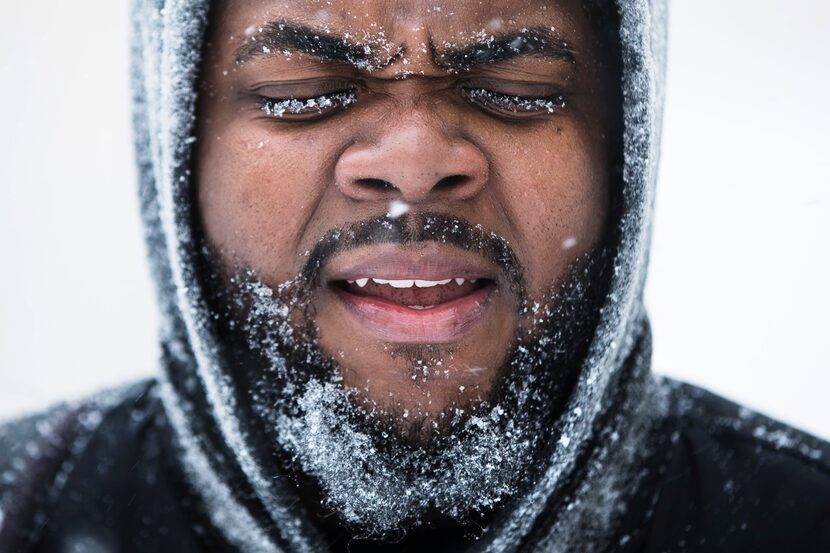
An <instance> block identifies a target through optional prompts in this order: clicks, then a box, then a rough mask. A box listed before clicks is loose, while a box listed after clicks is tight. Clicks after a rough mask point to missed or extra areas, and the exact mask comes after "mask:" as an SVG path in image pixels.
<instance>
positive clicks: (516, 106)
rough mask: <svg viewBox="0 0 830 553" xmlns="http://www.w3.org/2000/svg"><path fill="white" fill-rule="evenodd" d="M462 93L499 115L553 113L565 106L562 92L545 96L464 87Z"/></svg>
mask: <svg viewBox="0 0 830 553" xmlns="http://www.w3.org/2000/svg"><path fill="white" fill-rule="evenodd" d="M462 94H463V95H464V97H465V98H466V99H467V101H469V102H470V103H472V104H475V105H477V106H479V107H481V108H482V109H484V110H486V111H489V112H491V113H495V114H497V115H508V116H522V115H539V114H552V113H555V112H556V111H559V110H560V109H562V108H564V107H565V96H563V95H561V94H556V95H553V96H545V97H534V96H519V95H515V94H506V93H503V92H497V91H494V90H490V89H487V88H463V89H462Z"/></svg>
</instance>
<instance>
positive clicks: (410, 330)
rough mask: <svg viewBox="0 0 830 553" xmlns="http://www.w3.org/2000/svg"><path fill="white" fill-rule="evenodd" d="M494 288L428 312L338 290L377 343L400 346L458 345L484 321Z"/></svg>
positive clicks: (344, 301)
mask: <svg viewBox="0 0 830 553" xmlns="http://www.w3.org/2000/svg"><path fill="white" fill-rule="evenodd" d="M494 289H495V286H493V285H489V286H485V287H483V288H480V289H478V290H476V291H474V292H472V293H471V294H468V295H466V296H464V297H461V298H458V299H455V300H453V301H449V302H447V303H442V304H440V305H437V306H435V307H433V308H431V309H423V310H416V309H410V308H408V307H406V306H404V305H401V304H398V303H393V302H389V301H386V300H381V299H378V298H374V297H371V296H357V295H355V294H351V293H349V292H346V291H345V290H337V296H338V297H339V298H340V300H341V301H343V303H344V304H345V305H346V307H347V308H348V311H349V312H350V313H351V314H352V315H353V316H354V317H355V318H356V319H357V321H358V323H359V324H360V325H361V326H363V328H365V329H366V330H367V331H369V332H370V333H371V334H374V335H375V336H376V337H378V338H379V339H380V340H383V341H386V342H393V343H399V344H447V343H452V342H456V341H458V340H459V339H460V338H461V337H462V336H464V334H466V333H467V332H469V331H470V330H471V329H472V328H473V327H474V326H475V325H476V324H477V323H478V322H479V321H481V320H482V319H483V318H484V315H485V312H486V311H487V308H488V306H489V305H490V297H491V295H492V293H493V291H494Z"/></svg>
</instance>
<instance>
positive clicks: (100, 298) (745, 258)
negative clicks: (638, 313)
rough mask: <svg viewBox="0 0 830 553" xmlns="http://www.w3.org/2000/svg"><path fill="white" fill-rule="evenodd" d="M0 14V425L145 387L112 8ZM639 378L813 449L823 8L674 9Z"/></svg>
mask: <svg viewBox="0 0 830 553" xmlns="http://www.w3.org/2000/svg"><path fill="white" fill-rule="evenodd" d="M2 3H3V7H2V17H0V84H1V85H2V86H0V255H2V258H0V259H2V264H1V265H0V418H5V417H10V416H14V415H17V414H20V413H23V412H27V411H30V410H34V409H37V408H40V407H42V406H44V405H46V404H48V403H50V402H53V401H56V400H58V399H61V398H67V397H78V396H81V395H83V394H86V393H89V392H91V391H93V390H96V389H98V388H101V387H103V386H107V385H112V384H117V383H119V382H123V381H126V380H129V379H134V378H137V377H140V376H143V375H148V374H152V373H153V372H154V371H155V367H156V351H157V350H156V345H155V330H156V324H157V321H156V315H155V303H154V298H153V292H152V288H151V285H150V282H149V277H148V273H147V269H146V265H145V261H144V252H143V249H142V241H141V229H140V226H139V218H138V206H137V201H136V198H135V179H134V171H133V164H132V152H131V144H130V135H129V90H128V86H127V84H128V77H127V61H128V38H127V37H128V29H129V28H128V24H127V2H121V1H119V2H114V1H113V0H86V1H85V2H83V3H82V4H83V7H81V5H79V4H78V3H75V2H63V1H59V0H49V1H46V2H11V1H10V0H2ZM671 15H672V19H671V29H670V55H669V76H668V100H667V111H666V119H665V133H664V148H663V162H662V171H661V184H660V187H659V189H658V190H659V192H658V199H657V219H656V226H655V233H654V249H653V255H652V270H651V274H650V280H649V286H648V291H647V302H648V306H649V309H650V312H651V315H652V321H653V324H654V334H655V339H656V346H655V347H656V349H655V357H654V365H655V369H656V370H657V371H658V372H661V373H665V374H669V375H672V376H676V377H679V378H682V379H685V380H689V381H692V382H694V383H697V384H701V385H703V386H706V387H708V388H710V389H712V390H714V391H716V392H718V393H720V394H723V395H726V396H728V397H730V398H733V399H735V400H738V401H740V402H742V403H745V404H747V405H749V406H751V407H753V408H756V409H759V410H761V411H764V412H766V413H768V414H771V415H773V416H775V417H778V418H780V419H783V420H785V421H787V422H790V423H792V424H795V425H797V426H799V427H802V428H805V429H807V430H809V431H812V432H814V433H817V434H820V435H822V436H824V437H825V438H830V370H829V369H830V355H828V336H827V335H828V331H829V330H830V323H828V315H829V314H830V293H829V292H828V283H830V247H828V245H827V241H828V238H830V152H828V146H830V139H828V137H830V110H828V98H830V90H828V85H830V70H829V69H828V67H830V61H829V60H830V2H827V1H825V0H730V1H729V2H723V1H722V0H694V1H691V0H680V1H676V2H674V5H673V6H672V12H671Z"/></svg>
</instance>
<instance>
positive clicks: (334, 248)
mask: <svg viewBox="0 0 830 553" xmlns="http://www.w3.org/2000/svg"><path fill="white" fill-rule="evenodd" d="M426 242H438V243H440V244H446V245H449V246H454V247H457V248H459V249H461V250H464V251H466V252H471V253H474V254H476V255H479V256H480V257H482V258H484V259H485V260H487V261H488V262H489V263H490V264H492V265H494V266H496V267H498V268H499V269H500V271H501V272H502V276H503V277H504V280H505V281H506V282H507V283H508V287H509V289H510V291H511V292H512V293H513V295H514V296H515V297H516V298H517V299H518V301H519V305H522V304H523V303H524V301H525V300H526V298H527V286H526V285H525V278H524V269H523V267H522V264H521V263H520V262H519V259H518V257H517V256H516V253H515V252H514V251H513V248H511V247H510V243H509V242H508V241H507V240H506V239H505V238H503V237H501V236H500V235H498V234H497V233H495V232H492V231H489V230H487V229H485V228H484V227H483V226H482V225H480V224H473V223H470V222H469V221H467V220H465V219H463V218H459V217H449V216H446V215H443V214H440V213H432V212H422V213H407V214H404V215H402V216H400V217H394V218H393V217H390V216H388V215H386V216H383V217H376V218H371V219H365V220H362V221H357V222H355V223H350V224H348V225H345V226H341V227H337V228H334V229H331V230H330V231H328V232H327V233H326V234H325V235H324V236H323V237H322V238H321V239H320V240H319V241H318V242H317V244H316V245H315V246H314V248H313V249H312V250H311V252H310V253H309V255H308V261H307V262H306V263H305V266H304V267H303V269H302V271H301V273H300V277H301V278H302V279H303V281H305V282H306V283H308V284H309V285H311V286H316V285H319V284H320V274H321V272H322V270H323V268H324V267H325V266H326V264H327V263H328V262H329V261H330V260H331V259H332V258H333V257H334V256H336V255H339V254H341V253H344V252H347V251H349V250H353V249H355V248H359V247H361V246H372V245H378V244H398V245H401V246H416V245H418V244H423V243H426Z"/></svg>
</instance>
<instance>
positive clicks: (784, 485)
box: [0, 0, 830, 553]
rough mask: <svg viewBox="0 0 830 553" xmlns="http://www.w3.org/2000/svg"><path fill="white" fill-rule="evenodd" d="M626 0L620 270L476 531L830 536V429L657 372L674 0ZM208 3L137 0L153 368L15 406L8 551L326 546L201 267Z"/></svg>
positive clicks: (550, 546)
mask: <svg viewBox="0 0 830 553" xmlns="http://www.w3.org/2000/svg"><path fill="white" fill-rule="evenodd" d="M609 5H610V3H609ZM614 6H615V7H616V9H617V10H618V13H619V21H620V28H619V41H620V52H621V57H622V82H621V86H622V101H623V106H622V113H623V123H624V125H623V137H622V144H623V154H624V169H623V175H622V178H623V189H622V198H621V201H622V206H621V209H620V211H619V215H618V217H617V218H616V219H615V220H614V221H612V222H611V224H614V225H616V232H615V233H614V236H615V237H616V241H617V243H616V244H614V251H615V257H614V260H613V268H614V270H613V275H612V276H611V282H610V284H609V288H608V293H607V296H606V298H605V301H604V304H603V307H602V311H601V317H600V319H599V322H598V326H597V328H596V331H595V333H594V337H593V340H592V342H591V345H590V348H589V351H588V354H587V356H586V358H585V359H584V361H583V362H582V368H581V372H580V374H579V377H578V381H577V383H576V385H575V388H574V390H573V392H572V395H571V397H570V400H569V404H568V407H567V409H566V411H565V413H564V415H563V416H562V417H561V418H560V419H559V420H558V421H557V422H556V424H555V425H554V426H553V427H552V428H550V432H551V433H552V435H553V436H557V437H558V441H557V442H556V446H555V447H554V449H553V451H552V452H551V454H550V457H549V458H548V459H546V460H545V465H544V470H543V471H542V474H541V476H540V478H539V479H538V480H537V481H536V482H535V483H534V484H533V486H532V487H531V488H530V489H529V490H528V491H527V493H525V494H523V495H522V496H521V497H515V498H513V499H512V500H511V502H510V504H509V505H507V506H505V507H504V509H503V510H502V512H500V513H499V514H498V516H496V517H495V519H494V520H493V521H492V523H491V524H490V525H489V526H488V527H487V528H486V529H485V531H484V533H483V534H482V536H481V538H480V539H478V540H477V541H475V542H474V543H471V544H470V546H469V549H470V550H471V551H477V552H478V551H480V552H493V553H495V552H509V551H551V552H558V551H563V552H564V551H598V552H599V551H632V552H635V551H636V552H663V551H753V552H759V551H805V552H806V551H830V448H828V446H827V444H824V443H822V442H821V441H819V440H818V439H816V438H813V437H811V436H808V435H805V434H803V433H801V432H798V431H796V430H793V429H791V428H788V427H786V426H784V425H782V424H780V423H777V422H775V421H772V420H769V419H767V418H765V417H763V416H761V415H758V414H755V413H752V412H750V411H749V410H746V409H743V408H741V407H739V406H736V405H734V404H732V403H729V402H727V401H725V400H723V399H720V398H717V397H715V396H713V395H711V394H709V393H707V392H705V391H702V390H700V389H696V388H693V387H690V386H687V385H683V384H680V383H676V382H673V381H670V380H667V379H663V378H658V377H655V376H654V375H652V374H651V372H650V358H651V338H650V331H649V325H648V319H647V316H646V313H645V309H644V306H643V288H644V283H645V276H646V268H647V261H648V245H649V237H650V232H651V220H652V218H651V211H652V206H653V198H654V187H655V180H656V174H657V162H658V157H659V142H660V128H661V113H662V99H663V82H664V61H665V47H666V40H665V26H666V6H665V2H664V1H663V0H617V1H616V2H615V4H614ZM609 9H611V8H610V7H609ZM209 15H210V2H209V1H208V0H136V2H135V4H134V9H133V17H134V29H135V36H134V44H133V87H134V108H135V111H134V126H135V134H136V153H137V161H138V169H139V176H140V198H141V208H142V214H143V220H144V225H145V232H146V242H147V245H148V250H149V257H150V261H151V266H152V270H153V276H154V279H155V282H156V284H157V291H158V299H159V304H160V309H161V312H162V321H163V322H162V330H161V345H162V348H161V352H162V353H161V365H162V369H163V371H162V374H161V376H160V377H159V378H158V379H155V380H153V381H148V382H142V383H138V384H135V385H132V386H129V387H126V388H122V389H118V390H113V391H108V392H105V393H102V394H99V395H98V396H95V397H93V398H91V399H89V400H87V401H83V402H78V403H74V404H68V405H63V406H59V407H57V408H55V409H53V410H51V411H49V412H47V413H44V414H41V415H37V416H34V417H31V418H28V419H24V420H20V421H16V422H13V423H10V424H7V425H6V426H4V427H2V430H0V553H6V552H24V551H48V552H61V551H124V552H133V551H158V552H166V551H178V552H188V553H189V552H196V551H246V552H247V551H251V552H274V553H276V552H286V553H287V552H294V551H301V552H311V551H326V550H328V549H329V546H328V544H327V543H326V541H325V539H324V537H323V536H322V535H321V533H320V532H319V531H318V530H317V529H316V528H315V526H314V524H313V523H312V522H311V521H310V520H309V517H306V516H304V514H303V513H302V512H301V511H300V509H299V508H298V507H296V506H295V505H296V500H295V497H294V496H293V492H292V491H291V489H289V488H288V487H287V486H286V485H285V484H284V483H283V482H282V481H280V480H275V479H273V478H269V476H268V474H267V473H266V472H265V470H264V468H263V467H261V466H259V465H258V464H257V463H256V461H255V456H254V454H253V453H252V451H253V445H252V444H251V443H249V441H248V440H249V438H248V436H249V434H248V433H247V432H246V429H245V427H244V421H242V420H241V419H240V418H239V417H238V416H237V410H236V401H237V400H236V397H237V396H235V395H234V393H233V392H234V391H233V388H232V386H231V385H230V384H229V382H228V379H227V376H226V375H225V373H224V372H223V367H222V364H221V362H220V361H219V356H218V354H217V350H218V348H217V344H218V339H217V336H216V335H215V334H214V332H213V328H212V326H211V324H210V317H209V310H208V308H207V305H206V298H205V294H204V293H203V290H202V287H201V285H200V281H199V278H197V277H198V269H197V268H198V266H199V265H198V263H197V247H196V244H197V240H196V236H195V229H194V226H193V220H194V217H193V213H194V206H193V205H192V198H193V197H194V194H193V189H192V188H193V186H194V182H193V181H194V179H193V178H192V174H191V170H190V167H191V158H192V154H193V143H194V142H195V120H196V119H195V117H196V115H195V111H196V99H197V80H198V71H199V65H200V61H201V60H200V55H201V50H202V49H201V45H202V44H203V41H204V35H205V31H206V27H207V23H208V18H209Z"/></svg>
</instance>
